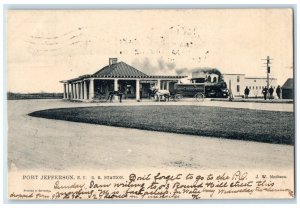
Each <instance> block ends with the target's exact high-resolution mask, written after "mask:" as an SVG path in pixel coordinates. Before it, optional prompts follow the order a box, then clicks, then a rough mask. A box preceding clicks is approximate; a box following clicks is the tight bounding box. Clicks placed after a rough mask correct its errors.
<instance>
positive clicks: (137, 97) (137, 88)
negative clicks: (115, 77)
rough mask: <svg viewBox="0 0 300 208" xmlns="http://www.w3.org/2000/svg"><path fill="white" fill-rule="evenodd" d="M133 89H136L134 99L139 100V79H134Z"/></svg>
mask: <svg viewBox="0 0 300 208" xmlns="http://www.w3.org/2000/svg"><path fill="white" fill-rule="evenodd" d="M135 89H136V92H135V95H136V100H137V101H139V100H140V80H139V79H137V80H136V86H135Z"/></svg>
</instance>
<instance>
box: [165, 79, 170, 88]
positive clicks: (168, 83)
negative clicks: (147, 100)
mask: <svg viewBox="0 0 300 208" xmlns="http://www.w3.org/2000/svg"><path fill="white" fill-rule="evenodd" d="M169 85H170V82H169V81H167V86H166V90H169V87H170V86H169Z"/></svg>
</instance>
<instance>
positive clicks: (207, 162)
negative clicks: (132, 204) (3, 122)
mask: <svg viewBox="0 0 300 208" xmlns="http://www.w3.org/2000/svg"><path fill="white" fill-rule="evenodd" d="M293 19H294V10H293V8H290V7H285V8H263V7H262V8H243V9H237V8H223V9H205V8H203V9H199V8H197V9H147V8H145V9H103V10H101V9H94V10H80V9H78V10H64V9H61V10H47V9H44V10H34V9H27V10H22V9H19V10H18V9H8V11H7V16H6V53H7V60H6V75H7V76H6V83H7V86H6V93H7V95H6V96H7V120H8V121H7V126H8V130H7V166H8V167H7V170H8V193H7V194H8V196H7V197H8V198H9V200H13V201H14V200H165V199H166V200H172V199H196V200H202V199H211V200H213V199H294V197H295V185H294V183H295V165H294V164H295V114H294V97H295V94H294V85H295V80H294V36H293V35H294V29H293V28H294V22H293V21H294V20H293Z"/></svg>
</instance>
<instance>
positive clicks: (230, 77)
mask: <svg viewBox="0 0 300 208" xmlns="http://www.w3.org/2000/svg"><path fill="white" fill-rule="evenodd" d="M223 79H224V81H225V82H226V84H227V87H228V89H230V90H231V92H232V94H233V95H234V96H242V95H244V89H245V74H223Z"/></svg>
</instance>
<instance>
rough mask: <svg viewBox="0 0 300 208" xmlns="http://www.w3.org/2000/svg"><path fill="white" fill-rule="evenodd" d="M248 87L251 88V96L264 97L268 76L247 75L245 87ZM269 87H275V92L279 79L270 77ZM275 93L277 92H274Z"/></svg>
mask: <svg viewBox="0 0 300 208" xmlns="http://www.w3.org/2000/svg"><path fill="white" fill-rule="evenodd" d="M246 86H247V87H248V88H249V90H250V94H249V96H250V97H262V96H263V94H262V90H263V88H264V87H266V86H267V78H262V77H246V78H245V87H246ZM269 87H272V88H273V89H274V92H275V90H276V87H277V79H276V78H269ZM274 94H275V93H274Z"/></svg>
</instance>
